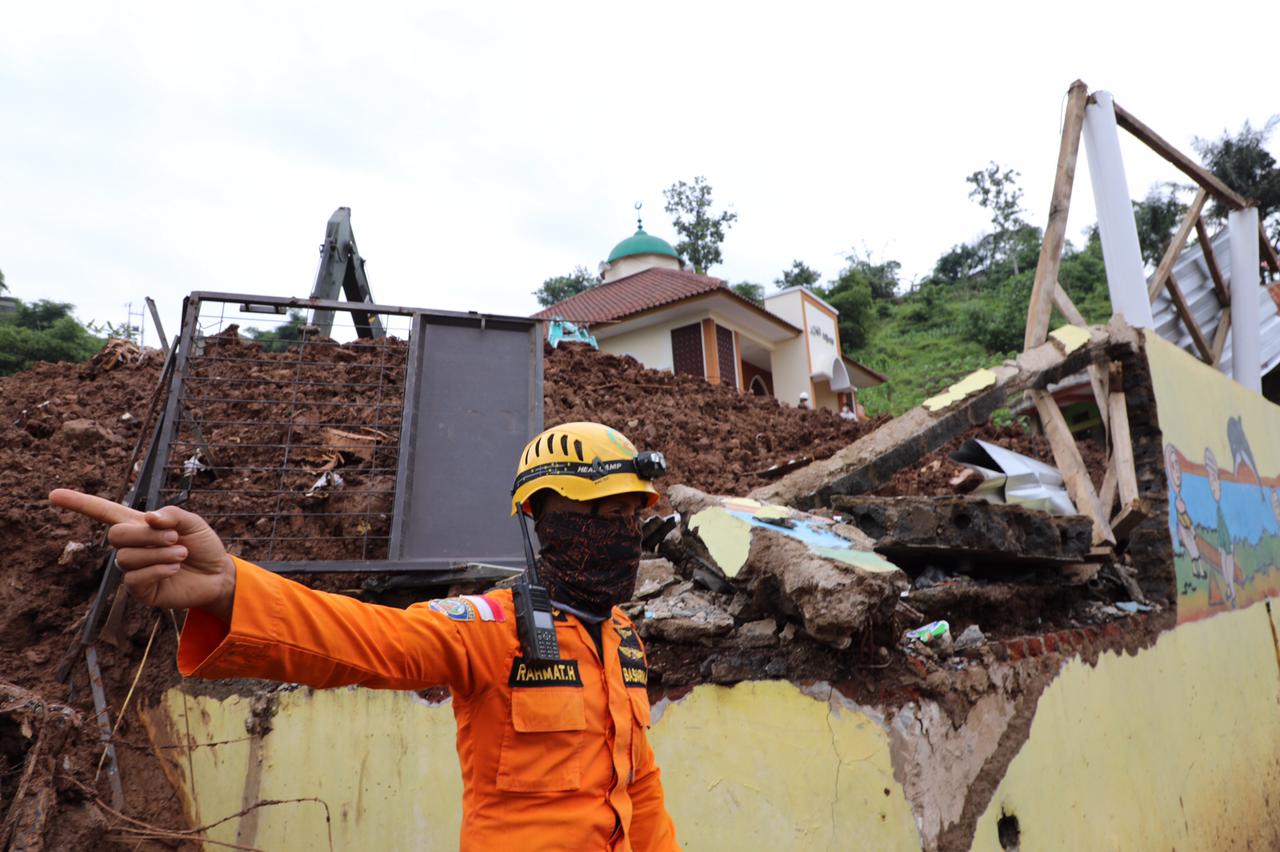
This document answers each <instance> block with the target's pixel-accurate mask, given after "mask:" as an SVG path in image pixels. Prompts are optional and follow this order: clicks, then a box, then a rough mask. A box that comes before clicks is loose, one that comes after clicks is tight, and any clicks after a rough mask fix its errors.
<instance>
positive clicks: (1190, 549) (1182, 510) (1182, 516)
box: [1164, 444, 1209, 580]
mask: <svg viewBox="0 0 1280 852" xmlns="http://www.w3.org/2000/svg"><path fill="white" fill-rule="evenodd" d="M1164 465H1165V469H1166V470H1167V472H1168V476H1169V487H1170V488H1171V489H1173V510H1174V514H1175V515H1176V516H1177V519H1178V541H1179V542H1181V543H1182V549H1183V550H1184V551H1185V552H1186V554H1187V556H1188V557H1189V558H1190V559H1191V576H1192V577H1194V578H1196V579H1197V580H1203V579H1205V578H1206V577H1208V576H1209V572H1208V571H1206V570H1205V567H1204V560H1203V559H1201V557H1200V545H1199V544H1197V542H1196V528H1195V526H1194V525H1193V524H1192V523H1191V513H1190V512H1188V511H1187V503H1186V501H1185V500H1183V498H1182V465H1181V464H1180V463H1179V462H1178V448H1177V447H1175V446H1174V445H1173V444H1166V445H1165V448H1164Z"/></svg>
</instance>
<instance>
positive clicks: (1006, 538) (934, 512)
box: [832, 496, 1093, 565]
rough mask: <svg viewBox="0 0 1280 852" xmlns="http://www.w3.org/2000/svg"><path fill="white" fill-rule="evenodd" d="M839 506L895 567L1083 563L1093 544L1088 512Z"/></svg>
mask: <svg viewBox="0 0 1280 852" xmlns="http://www.w3.org/2000/svg"><path fill="white" fill-rule="evenodd" d="M832 505H833V507H834V508H835V509H836V510H837V511H839V512H840V513H841V514H843V515H845V516H846V517H847V519H848V521H849V522H850V523H852V524H853V525H854V526H856V527H858V529H860V530H862V531H863V532H864V533H866V534H867V535H869V536H871V537H872V538H874V539H875V540H876V545H875V549H876V552H878V553H882V554H884V555H885V556H886V557H888V558H889V559H890V560H891V561H893V563H894V564H895V565H910V564H911V562H912V561H914V560H923V561H936V560H937V558H938V557H946V558H951V559H972V560H980V561H981V562H982V563H984V564H1009V563H1015V562H1016V563H1018V564H1022V565H1048V564H1071V563H1075V562H1081V561H1083V560H1084V559H1085V557H1086V556H1087V555H1088V553H1089V549H1090V547H1091V546H1092V543H1093V537H1092V532H1093V525H1092V523H1091V522H1090V520H1089V519H1088V518H1086V517H1084V516H1083V515H1051V514H1049V513H1048V512H1042V511H1039V510H1035V509H1028V508H1026V507H1023V506H1011V505H1007V504H1004V503H988V502H986V501H985V500H981V499H977V498H973V497H888V498H886V497H848V496H838V497H834V498H832Z"/></svg>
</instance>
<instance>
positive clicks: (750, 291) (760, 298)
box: [729, 281, 764, 307]
mask: <svg viewBox="0 0 1280 852" xmlns="http://www.w3.org/2000/svg"><path fill="white" fill-rule="evenodd" d="M729 289H730V290H732V291H733V292H735V293H737V294H738V295H739V296H741V297H742V298H744V299H746V300H747V301H748V302H755V303H756V304H757V305H759V306H760V307H764V285H763V284H752V283H751V282H750V281H739V282H738V283H737V284H733V285H730V287H729Z"/></svg>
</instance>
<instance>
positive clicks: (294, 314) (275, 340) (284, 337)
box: [244, 310, 307, 352]
mask: <svg viewBox="0 0 1280 852" xmlns="http://www.w3.org/2000/svg"><path fill="white" fill-rule="evenodd" d="M306 324H307V315H306V314H305V313H304V312H303V311H299V310H292V311H289V314H288V316H287V317H286V319H285V321H284V322H283V323H281V324H280V325H278V326H276V327H275V328H272V329H268V330H263V329H261V328H246V329H245V330H244V334H245V336H246V337H248V338H249V339H250V340H252V341H254V342H255V343H259V344H261V345H262V350H263V351H264V352H286V351H288V350H289V348H290V347H292V346H297V345H298V344H299V343H301V342H302V337H303V334H302V328H303V326H305V325H306Z"/></svg>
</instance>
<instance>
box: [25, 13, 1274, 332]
mask: <svg viewBox="0 0 1280 852" xmlns="http://www.w3.org/2000/svg"><path fill="white" fill-rule="evenodd" d="M1139 6H1145V7H1150V11H1149V12H1146V13H1143V12H1140V11H1139V9H1138V7H1139ZM187 7H188V4H177V3H164V4H159V3H157V4H135V3H111V4H100V3H87V2H86V3H81V4H73V3H66V4H63V3H26V4H9V5H8V7H7V8H6V11H5V18H4V24H3V27H2V28H0V107H2V109H0V202H2V203H0V270H3V272H4V274H5V277H6V280H7V283H8V285H9V287H10V290H11V295H16V296H18V297H19V298H22V299H26V300H35V299H38V298H53V299H58V300H61V301H69V302H73V303H75V304H76V306H77V314H78V315H79V316H80V317H81V319H84V320H99V321H102V320H112V321H115V322H123V321H124V319H125V307H124V306H125V303H126V302H129V301H133V302H134V303H135V307H137V304H138V303H140V302H141V300H142V298H143V297H144V296H147V295H150V296H153V297H154V298H155V299H156V300H157V301H158V303H159V305H160V309H161V312H162V317H163V319H164V320H165V322H166V324H169V325H170V328H169V331H170V333H172V332H174V331H176V325H177V318H178V312H179V307H180V304H181V299H182V297H183V296H184V295H185V294H186V293H188V292H190V291H193V290H223V291H233V292H252V293H269V294H275V295H299V296H305V295H307V294H308V293H309V292H310V289H311V286H312V284H313V282H314V278H315V271H316V263H317V258H318V254H317V247H318V245H319V243H320V241H321V239H322V237H323V235H324V226H325V222H326V220H327V219H328V218H329V215H330V214H331V213H332V212H333V210H334V208H336V207H339V206H347V207H350V208H351V209H352V221H353V224H354V230H355V235H356V238H357V240H358V243H359V247H360V251H361V254H362V255H363V256H364V257H365V258H366V260H367V272H368V275H369V280H370V284H371V288H372V290H373V294H374V297H375V298H376V299H377V300H378V301H380V302H383V303H390V304H401V305H415V306H423V307H429V308H441V309H450V310H480V311H488V312H497V313H515V314H526V313H529V312H532V311H533V310H535V309H536V308H537V305H536V302H535V300H534V298H533V296H532V295H531V291H532V290H534V289H535V288H536V287H537V286H538V284H539V283H540V282H541V281H542V280H543V279H544V278H546V277H548V276H551V275H556V274H562V273H567V272H569V271H570V270H571V269H572V268H573V267H574V266H575V265H579V264H581V265H584V266H587V267H589V268H592V269H594V268H595V267H596V264H598V263H599V261H601V260H602V259H603V258H604V257H605V256H606V255H607V254H608V252H609V250H610V248H611V247H612V246H613V245H614V244H615V243H616V242H617V241H619V240H620V239H622V238H624V237H626V236H628V235H629V234H630V233H631V232H632V231H633V230H634V226H635V213H634V211H633V209H632V205H633V204H634V203H635V202H637V201H640V202H642V203H643V204H644V210H643V215H644V219H645V226H646V229H647V230H649V231H650V232H651V233H654V234H657V235H659V236H662V237H664V238H666V239H668V240H670V241H672V242H675V241H676V235H675V233H674V231H673V230H672V228H671V226H670V222H669V218H668V217H667V215H666V214H665V213H664V211H663V209H662V208H663V198H662V189H663V188H664V187H666V186H668V185H670V184H671V183H672V182H674V181H675V180H677V179H684V180H691V179H692V178H693V177H694V176H695V175H705V176H706V177H707V179H708V181H709V182H710V183H711V185H712V186H713V188H714V193H715V195H714V197H715V201H716V203H717V205H718V206H721V207H728V208H730V209H732V210H734V211H735V212H737V213H738V216H739V219H738V221H737V223H736V224H735V225H734V226H733V228H732V229H731V230H730V231H729V235H728V239H727V240H726V241H725V243H724V246H723V250H724V256H725V262H724V263H723V265H721V266H718V267H714V268H713V269H712V270H711V273H712V274H714V275H717V276H719V277H722V278H726V279H728V280H729V281H731V282H737V281H743V280H748V281H755V282H760V283H766V284H767V283H769V282H771V281H772V280H773V279H774V278H775V277H777V275H778V274H779V272H780V271H781V270H782V269H783V268H785V267H787V266H788V265H790V263H791V261H792V260H793V259H796V258H799V259H802V260H804V261H805V262H807V263H808V264H810V265H811V266H814V267H816V268H817V269H819V270H820V271H821V272H822V273H823V274H824V278H828V277H831V276H833V275H834V274H835V273H836V272H837V271H838V269H839V268H840V266H841V265H842V257H843V255H845V254H847V253H848V251H849V250H850V249H852V248H857V249H859V250H866V251H870V252H871V253H872V254H873V255H874V257H875V259H877V260H879V259H884V258H892V259H896V260H898V261H900V262H901V263H902V265H903V272H904V278H905V279H906V280H908V281H910V280H911V279H912V278H915V277H918V276H920V275H923V274H924V273H926V272H927V271H928V270H929V269H930V268H931V267H932V265H933V262H934V260H935V259H936V258H937V257H938V255H939V254H940V253H942V252H943V251H945V250H946V249H947V248H949V247H950V246H952V245H954V244H955V243H958V242H962V241H965V240H969V239H972V238H973V237H975V236H976V235H977V234H978V233H980V231H981V230H982V229H983V227H984V225H985V224H986V215H985V213H984V212H983V211H982V210H981V209H979V208H978V207H977V206H976V205H975V204H974V203H973V202H971V201H970V200H969V199H968V198H967V192H968V186H967V184H965V182H964V177H965V175H967V174H969V173H970V172H972V171H973V170H975V169H977V168H980V167H982V166H983V165H985V164H986V163H987V161H988V160H996V161H997V162H999V163H1001V164H1003V165H1005V166H1008V167H1012V168H1015V169H1017V170H1018V171H1020V172H1021V173H1022V177H1021V181H1020V182H1021V186H1022V187H1023V189H1024V191H1025V200H1024V206H1025V208H1026V210H1027V217H1028V219H1029V220H1030V221H1031V222H1033V223H1035V224H1038V225H1041V226H1043V224H1044V221H1045V218H1046V216H1047V213H1048V199H1049V194H1050V190H1051V188H1052V183H1053V169H1054V165H1055V161H1056V157H1057V150H1058V142H1059V138H1060V122H1061V113H1062V107H1063V103H1064V96H1065V93H1066V90H1067V88H1068V86H1069V85H1070V83H1071V81H1072V80H1074V79H1076V78H1077V77H1079V78H1082V79H1083V80H1085V82H1086V83H1088V84H1089V86H1090V88H1091V89H1107V90H1109V91H1111V92H1112V93H1113V94H1114V96H1115V98H1116V101H1117V103H1120V104H1122V105H1124V106H1125V107H1126V108H1127V109H1128V110H1129V111H1130V112H1133V113H1134V114H1135V115H1137V116H1138V117H1139V118H1140V119H1142V120H1143V121H1145V122H1146V123H1147V124H1148V125H1149V126H1151V127H1153V128H1155V129H1156V130H1157V131H1158V132H1160V133H1162V134H1163V135H1164V136H1165V137H1166V138H1167V139H1169V140H1170V141H1172V142H1174V143H1175V144H1177V145H1179V146H1180V147H1183V148H1184V149H1185V150H1188V151H1190V150H1191V149H1190V142H1191V140H1192V138H1193V137H1194V136H1202V137H1214V136H1217V135H1219V134H1221V133H1222V131H1223V130H1224V129H1228V128H1229V129H1231V130H1232V131H1234V130H1236V129H1238V128H1239V126H1240V124H1241V122H1243V121H1244V120H1245V119H1248V120H1250V121H1252V122H1253V123H1254V124H1255V125H1260V124H1262V123H1264V122H1265V121H1266V120H1267V118H1268V117H1269V116H1270V115H1272V114H1273V113H1277V112H1280V97H1278V96H1277V91H1278V90H1277V88H1276V84H1275V81H1276V79H1277V68H1278V67H1280V66H1277V64H1276V58H1275V51H1274V49H1273V44H1274V39H1273V37H1272V36H1271V35H1270V33H1273V32H1274V30H1275V25H1276V23H1278V22H1280V13H1278V12H1277V11H1276V10H1277V6H1276V5H1275V4H1274V3H1272V2H1255V3H1235V2H1228V3H1219V4H1215V5H1213V6H1211V7H1210V6H1206V5H1205V4H1204V3H1195V4H1191V3H1185V4H1184V3H1161V4H1159V6H1158V11H1156V9H1157V7H1156V6H1154V5H1153V4H1126V3H1119V2H1115V0H1111V2H1106V3H1093V2H1089V3H1061V4H1039V5H1036V4H1027V3H1025V2H1020V3H1001V4H992V3H985V4H984V3H938V4H929V3H925V4H921V3H879V4H851V3H842V4H837V3H831V2H828V3H801V2H794V0H793V2H790V3H769V4H754V3H743V2H738V3H723V4H721V3H715V4H713V3H699V2H692V0H685V2H682V3H628V4H621V3H601V2H592V3H567V2H553V3H528V2H524V3H503V4H498V3H474V2H473V3H465V4H436V3H404V4H380V3H368V2H365V3H340V4H321V3H316V2H308V3H296V4H294V3H282V2H270V3H263V2H255V3H235V2H231V3H218V4H201V8H200V9H198V10H195V11H191V10H189V9H188V8H187ZM1131 7H1132V8H1131ZM1233 16H1234V17H1233ZM1202 40H1203V41H1202ZM1203 43H1210V44H1212V43H1218V44H1223V45H1229V46H1230V45H1234V46H1232V47H1230V49H1229V50H1226V51H1224V52H1223V53H1222V54H1220V55H1216V56H1215V55H1214V54H1213V53H1211V52H1210V51H1209V50H1207V49H1205V48H1203V47H1200V46H1199V44H1203ZM1277 136H1280V132H1278V133H1277ZM1123 141H1124V149H1123V150H1124V153H1125V158H1126V162H1125V165H1126V169H1127V172H1128V183H1129V188H1130V192H1131V194H1133V195H1134V196H1135V197H1141V196H1142V195H1144V194H1145V193H1146V190H1147V188H1148V187H1149V186H1150V185H1151V184H1152V183H1154V182H1156V181H1160V180H1169V179H1176V178H1178V177H1179V175H1178V174H1177V173H1176V172H1174V171H1173V170H1172V168H1171V167H1168V166H1166V165H1165V164H1164V163H1163V162H1162V161H1160V160H1158V159H1156V158H1155V157H1154V156H1153V155H1151V154H1149V153H1148V152H1146V150H1145V149H1143V148H1141V147H1140V146H1138V145H1136V144H1134V143H1131V142H1129V140H1128V139H1127V138H1125V139H1124V140H1123ZM1277 141H1278V140H1276V139H1273V140H1272V141H1271V145H1270V147H1271V150H1272V152H1273V153H1280V147H1277ZM1077 178H1078V179H1077V183H1076V193H1075V195H1074V197H1073V206H1072V217H1071V224H1070V231H1069V236H1070V238H1072V239H1075V240H1076V241H1077V242H1078V241H1079V233H1080V231H1081V230H1082V229H1083V228H1084V227H1086V226H1087V225H1088V224H1090V223H1091V222H1092V221H1093V220H1094V218H1095V217H1094V213H1093V207H1092V196H1091V193H1090V192H1089V186H1088V177H1087V166H1085V165H1084V155H1083V149H1082V154H1081V169H1080V171H1079V173H1078V176H1077Z"/></svg>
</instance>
